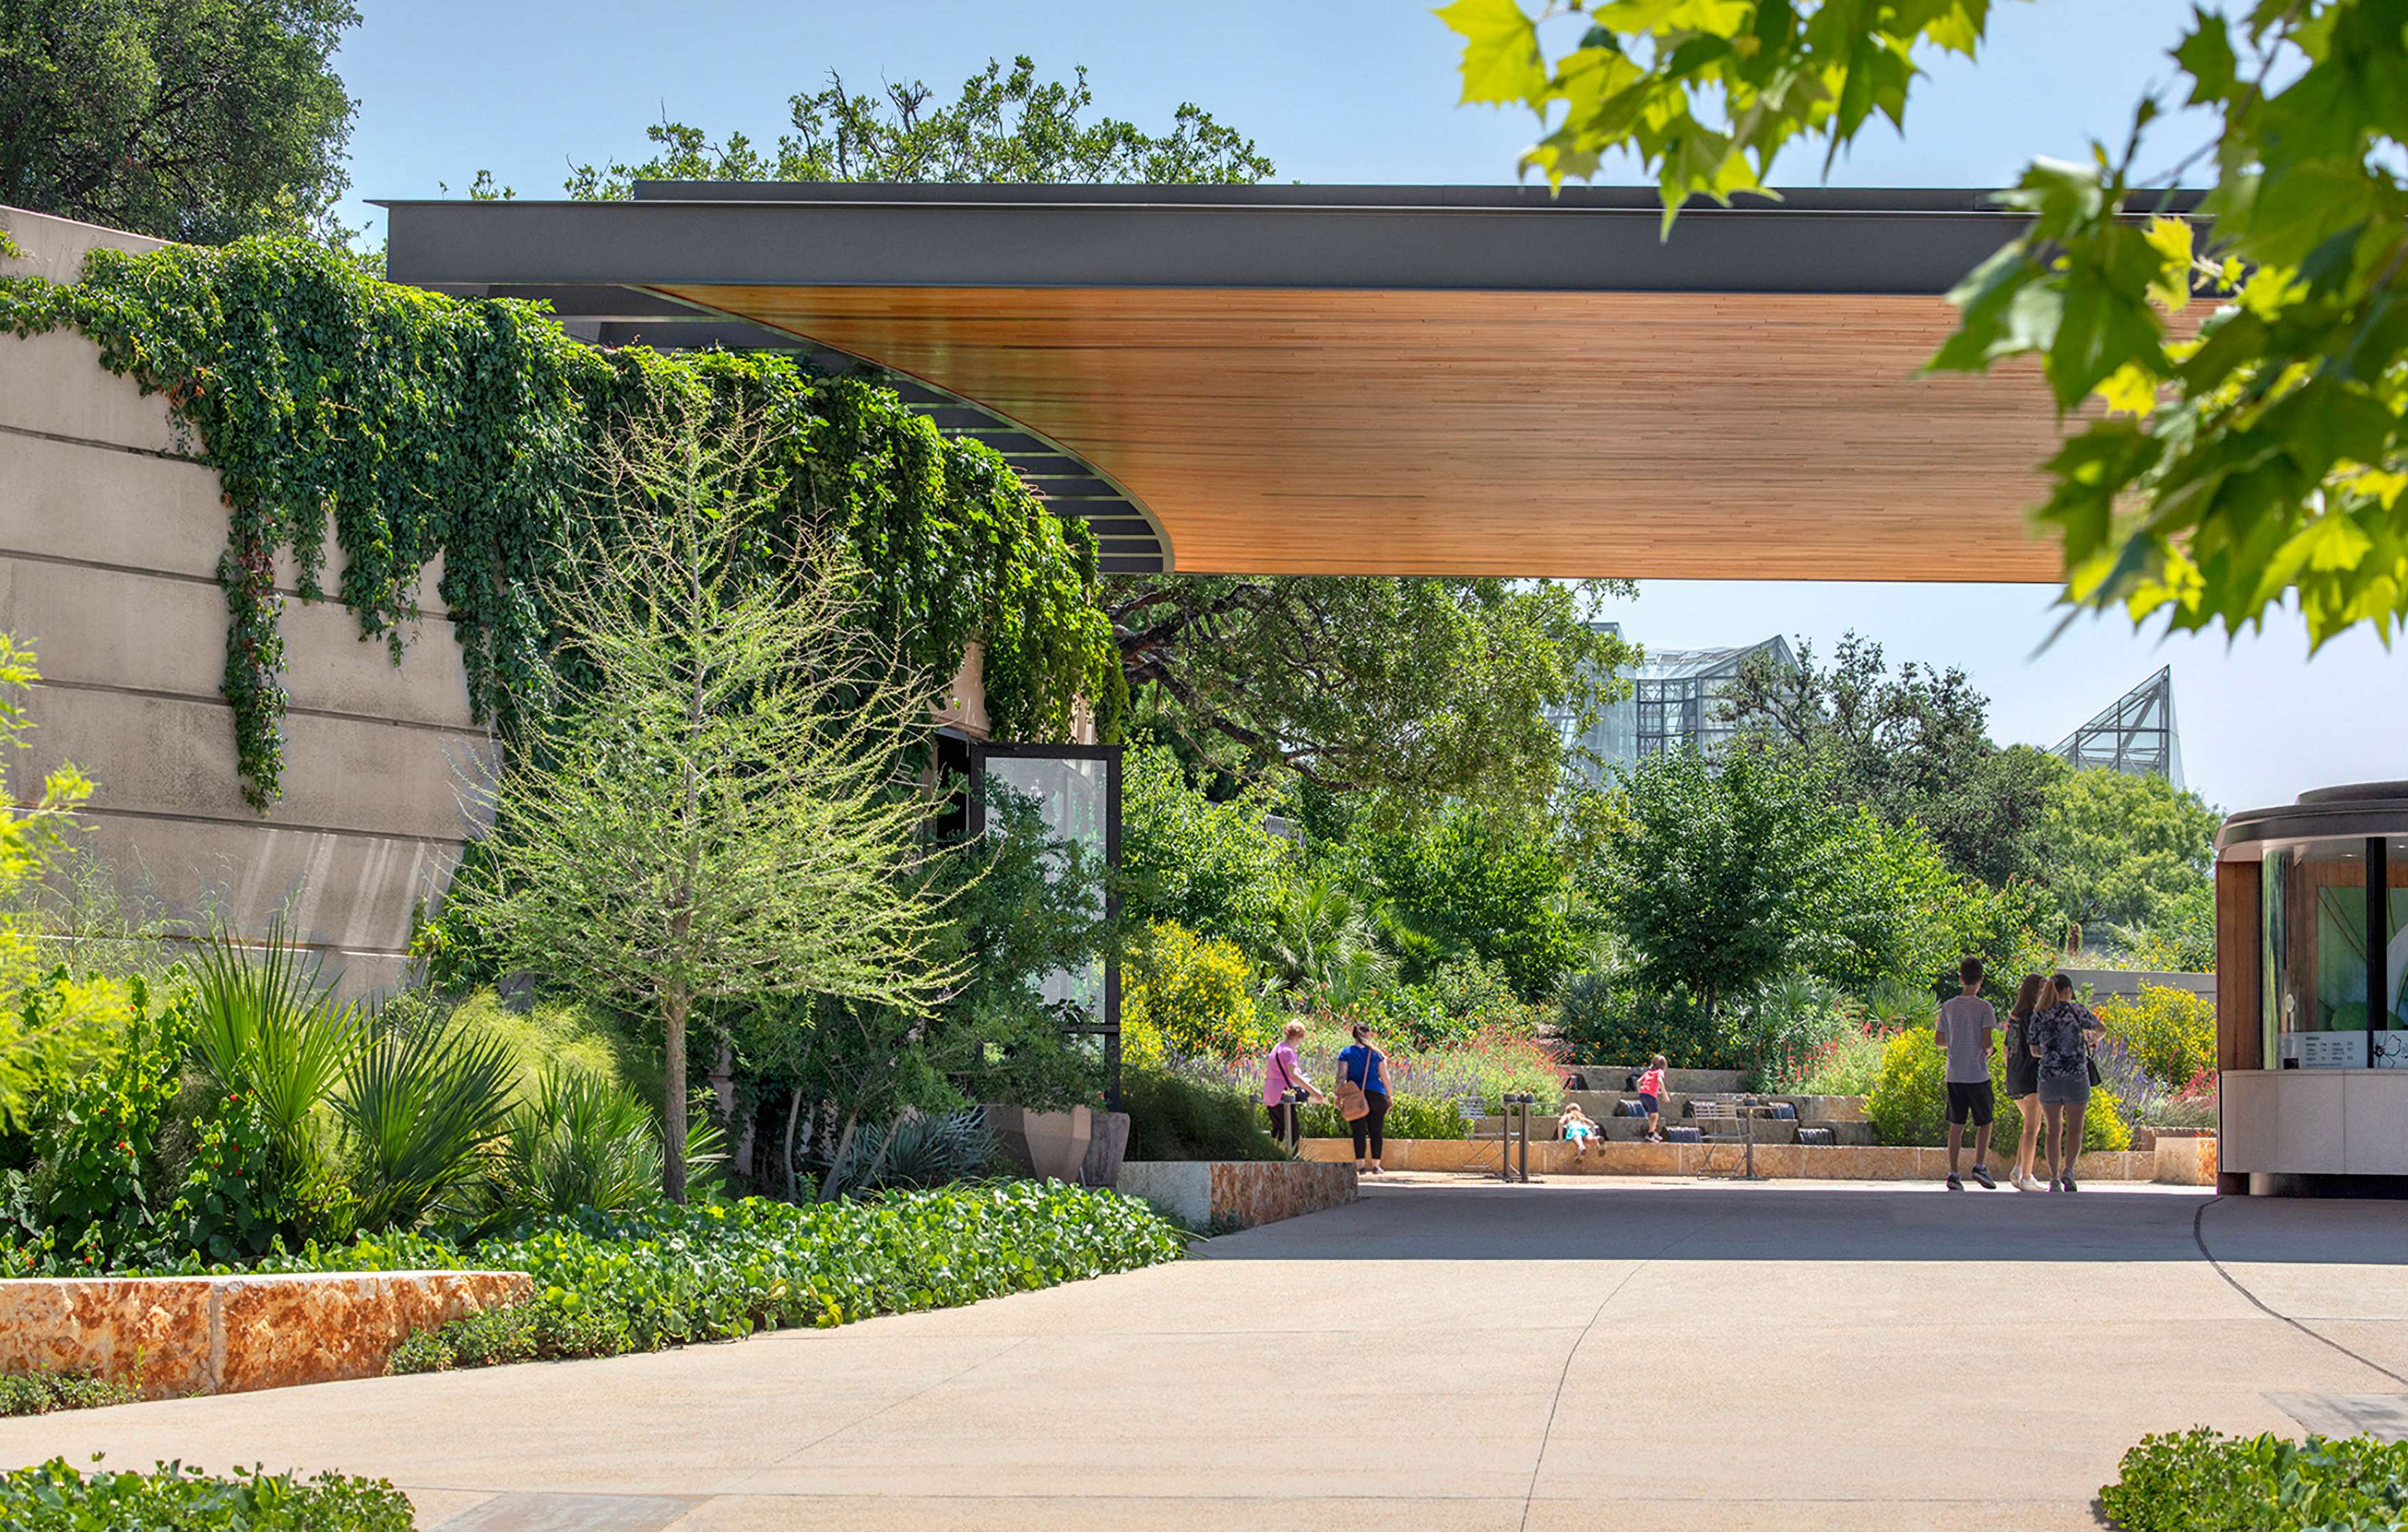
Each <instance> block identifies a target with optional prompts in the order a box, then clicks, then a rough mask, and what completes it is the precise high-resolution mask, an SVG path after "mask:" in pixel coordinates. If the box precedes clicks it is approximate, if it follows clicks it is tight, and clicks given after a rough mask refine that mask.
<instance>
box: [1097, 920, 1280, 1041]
mask: <svg viewBox="0 0 2408 1532" xmlns="http://www.w3.org/2000/svg"><path fill="white" fill-rule="evenodd" d="M1253 983H1254V970H1253V967H1252V966H1250V965H1249V964H1248V963H1247V962H1246V954H1245V953H1243V952H1240V951H1239V950H1238V945H1237V943H1235V942H1232V941H1223V940H1220V939H1218V938H1211V937H1199V936H1197V934H1196V933H1195V932H1193V931H1190V930H1188V929H1187V928H1186V927H1185V926H1183V925H1176V924H1173V923H1170V922H1168V921H1156V922H1155V923H1154V924H1152V925H1151V926H1149V927H1147V929H1146V938H1145V940H1144V941H1143V942H1142V943H1140V945H1139V946H1138V947H1137V948H1136V949H1135V950H1134V951H1132V952H1130V953H1129V954H1128V962H1127V971H1126V975H1125V981H1124V984H1123V988H1122V991H1121V1053H1122V1057H1123V1058H1124V1059H1125V1061H1126V1062H1128V1063H1130V1064H1136V1065H1159V1064H1162V1063H1164V1062H1165V1061H1166V1060H1168V1059H1173V1058H1224V1059H1225V1058H1236V1057H1238V1056H1240V1054H1245V1053H1252V1052H1261V1051H1263V1050H1265V1049H1268V1048H1269V1046H1270V1035H1269V1029H1268V1028H1267V1027H1266V1026H1265V1025H1264V1024H1263V1022H1262V1019H1261V1018H1260V1016H1259V1015H1258V1014H1257V1013H1256V1011H1255V1009H1254V989H1253Z"/></svg>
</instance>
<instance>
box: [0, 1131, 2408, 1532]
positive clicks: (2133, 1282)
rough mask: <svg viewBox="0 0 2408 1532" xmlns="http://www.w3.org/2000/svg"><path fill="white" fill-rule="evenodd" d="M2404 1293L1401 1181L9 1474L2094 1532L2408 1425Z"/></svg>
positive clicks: (1731, 1208) (61, 1444) (1682, 1198)
mask: <svg viewBox="0 0 2408 1532" xmlns="http://www.w3.org/2000/svg"><path fill="white" fill-rule="evenodd" d="M2195 1226H2196V1227H2197V1228H2198V1230H2199V1231H2200V1235H2201V1236H2202V1237H2203V1239H2204V1243H2205V1250H2206V1252H2207V1253H2212V1254H2213V1255H2214V1257H2215V1259H2214V1261H2211V1260H2210V1259H2209V1258H2208V1254H2206V1253H2202V1248H2201V1244H2200V1240H2199V1238H2195V1237H2194V1229H2195ZM2218 1263H2221V1266H2222V1269H2221V1270H2219V1269H2218ZM2403 1265H2408V1203H2321V1202H2319V1203H2305V1202H2269V1201H2257V1202H2252V1201H2247V1200H2241V1199H2235V1200H2224V1201H2215V1200H2213V1199H2211V1198H2210V1197H2208V1196H2205V1195H2203V1194H2199V1193H2188V1192H2178V1191H2172V1190H2157V1191H2149V1190H2138V1189H2135V1190H2106V1189H2085V1191H2084V1192H2082V1193H2080V1194H2078V1195H2076V1196H2046V1195H2018V1194H2014V1193H2009V1192H1996V1193H1980V1192H1967V1193H1964V1194H1961V1195H1952V1194H1947V1193H1943V1192H1941V1191H1939V1190H1938V1189H1936V1188H1926V1187H1899V1186H1895V1185H1885V1186H1863V1187H1848V1186H1834V1185H1832V1184H1831V1183H1828V1182H1821V1183H1812V1184H1801V1183H1771V1184H1759V1185H1737V1184H1727V1183H1723V1184H1716V1183H1704V1184H1700V1183H1696V1182H1682V1183H1646V1182H1639V1181H1613V1182H1605V1183H1599V1182H1597V1181H1570V1182H1561V1183H1554V1184H1546V1185H1540V1186H1531V1187H1509V1186H1501V1185H1497V1184H1494V1183H1489V1184H1468V1183H1466V1182H1464V1181H1460V1180H1448V1181H1427V1180H1423V1179H1422V1178H1412V1177H1404V1178H1390V1179H1387V1180H1383V1181H1373V1182H1371V1183H1370V1184H1369V1188H1368V1190H1367V1192H1366V1195H1365V1196H1364V1198H1363V1200H1362V1201H1361V1202H1360V1203H1358V1204H1356V1205H1355V1206H1353V1207H1349V1208H1343V1209H1340V1210H1335V1211H1332V1212H1327V1213H1322V1214H1319V1215H1317V1216H1314V1217H1312V1218H1307V1219H1299V1220H1297V1221H1294V1222H1292V1223H1287V1224H1275V1225H1272V1226H1269V1227H1267V1228H1262V1229H1256V1230H1253V1231H1251V1232H1248V1233H1245V1234H1240V1235H1234V1236H1229V1237H1226V1238H1220V1239H1215V1240H1212V1241H1211V1242H1210V1244H1209V1245H1205V1246H1203V1247H1200V1249H1199V1251H1198V1254H1197V1258H1196V1259H1193V1260H1190V1261H1186V1262H1183V1263H1181V1264H1178V1265H1175V1266H1170V1267H1157V1268H1154V1269H1153V1270H1149V1271H1142V1272H1136V1273H1132V1274H1130V1275H1127V1276H1123V1277H1113V1278H1108V1279H1105V1280H1103V1281H1090V1282H1081V1283H1077V1284H1074V1285H1071V1286H1068V1287H1063V1288H1057V1289H1054V1290H1053V1291H1051V1292H1047V1293H1039V1294H1029V1295H1026V1296H1020V1297H1014V1298H1008V1299H1004V1300H1001V1301H998V1302H993V1303H984V1304H980V1305H977V1306H975V1307H973V1308H969V1309H962V1310H952V1311H949V1312H944V1313H936V1314H916V1315H909V1316H903V1317H898V1318H893V1319H881V1320H872V1321H869V1322H867V1323H865V1324H856V1325H852V1326H848V1327H846V1328H843V1329H839V1330H832V1331H824V1332H811V1333H803V1334H786V1335H773V1336H764V1337H759V1338H756V1339H752V1340H749V1341H744V1342H741V1343H738V1344H735V1345H727V1346H710V1347H697V1348H694V1349H691V1350H686V1351H681V1352H668V1353H660V1354H657V1355H652V1356H634V1357H621V1358H616V1359H612V1360H607V1361H597V1362H578V1363H564V1364H556V1365H544V1366H533V1367H500V1368H494V1369H491V1370H487V1371H481V1372H466V1373H453V1374H449V1375H444V1376H437V1377H422V1378H393V1379H380V1380H374V1381H368V1382H350V1383H332V1384H323V1385H320V1386H317V1387H312V1388H298V1389H288V1390H283V1391H280V1392H276V1393H268V1394H254V1395H243V1396H229V1397H221V1398H206V1399H187V1400H177V1401H169V1402H163V1403H157V1404H145V1405H133V1406H126V1407H122V1408H119V1409H113V1410H94V1411H90V1412H86V1413H82V1414H77V1415H54V1416H48V1417H38V1418H34V1419H26V1420H15V1421H0V1463H6V1464H10V1465H13V1464H19V1463H24V1462H30V1461H35V1460H37V1459H40V1458H43V1457H47V1456H50V1455H52V1454H65V1456H67V1457H68V1458H69V1459H71V1460H76V1461H80V1460H82V1459H84V1458H87V1457H88V1456H89V1455H90V1454H91V1453H95V1452H103V1453H107V1454H108V1460H109V1461H110V1462H112V1463H115V1464H118V1465H127V1464H147V1463H149V1462H150V1461H152V1460H154V1459H160V1458H171V1457H172V1458H181V1459H183V1460H184V1461H186V1462H188V1463H190V1462H198V1463H202V1464H207V1465H209V1466H212V1467H222V1466H224V1465H226V1464H229V1463H252V1462H265V1463H266V1464H268V1465H269V1466H271V1467H277V1468H288V1467H289V1468H306V1469H313V1470H314V1469H317V1468H341V1469H345V1470H348V1471H351V1472H360V1473H369V1474H378V1475H382V1476H384V1477H387V1478H389V1479H391V1480H393V1481H394V1482H395V1483H397V1484H399V1485H401V1486H402V1487H404V1488H405V1489H407V1490H409V1493H410V1495H411V1496H412V1497H413V1499H414V1500H415V1501H416V1502H417V1504H418V1507H419V1514H420V1525H421V1526H422V1527H426V1528H434V1527H449V1528H451V1529H452V1532H587V1529H591V1532H659V1529H663V1528H675V1529H676V1532H753V1529H766V1528H772V1527H779V1528H782V1527H798V1526H806V1525H842V1526H846V1527H848V1528H881V1527H908V1528H911V1529H913V1532H933V1529H939V1528H950V1527H963V1528H972V1527H975V1528H982V1529H984V1528H1005V1529H1012V1528H1038V1527H1044V1528H1061V1527H1073V1526H1076V1527H1085V1526H1111V1527H1126V1528H1171V1527H1222V1526H1245V1527H1249V1528H1252V1527H1257V1526H1295V1527H1309V1528H1352V1527H1364V1528H1370V1527H1379V1528H1383V1529H1386V1528H1402V1527H1411V1528H1416V1529H1419V1528H1431V1529H1440V1532H1452V1529H1463V1532H1502V1529H1521V1528H1527V1529H1537V1528H1567V1529H1568V1528H1573V1527H1579V1528H1583V1529H1592V1528H1595V1527H1597V1526H1599V1525H1627V1526H1656V1525H1677V1526H1681V1527H1684V1528H1699V1529H1722V1528H1729V1529H1734V1532H1736V1529H1740V1528H1745V1529H1747V1532H1786V1529H1790V1528H1805V1527H1827V1526H1845V1527H1848V1528H1852V1529H1859V1528H1876V1529H1877V1528H1893V1527H1895V1528H1923V1527H1929V1528H1942V1527H1945V1528H1950V1529H1960V1528H1999V1529H2006V1528H2014V1529H2017V1532H2024V1529H2031V1528H2054V1527H2083V1526H2090V1525H2095V1524H2094V1519H2093V1513H2092V1510H2091V1505H2092V1500H2093V1497H2094V1496H2095V1495H2096V1494H2097V1491H2098V1487H2099V1486H2100V1484H2101V1483H2102V1482H2105V1481H2106V1480H2107V1479H2108V1478H2110V1477H2111V1476H2112V1475H2113V1473H2114V1466H2115V1460H2116V1457H2117V1455H2118V1454H2119V1453H2121V1452H2122V1451H2123V1449H2124V1448H2125V1447H2126V1446H2128V1445H2129V1444H2130V1443H2131V1442H2132V1441H2133V1440H2135V1439H2137V1438H2139V1437H2140V1436H2141V1435H2142V1434H2143V1432H2147V1431H2152V1430H2169V1429H2177V1428H2180V1427H2184V1426H2187V1425H2193V1424H2206V1425H2215V1426H2219V1427H2221V1428H2224V1429H2227V1430H2235V1431H2256V1430H2276V1431H2284V1432H2290V1433H2295V1434H2296V1433H2297V1432H2298V1431H2299V1430H2300V1425H2298V1423H2297V1421H2296V1420H2295V1419H2294V1418H2293V1416H2292V1415H2291V1414H2289V1413H2286V1410H2284V1408H2282V1407H2281V1406H2280V1405H2279V1404H2278V1403H2276V1402H2275V1401H2274V1400H2272V1399H2270V1397H2269V1395H2270V1394H2279V1395H2284V1396H2291V1397H2292V1398H2293V1399H2294V1400H2295V1401H2296V1400H2298V1399H2300V1398H2302V1397H2305V1398H2321V1399H2325V1400H2328V1401H2333V1402H2332V1403H2331V1404H2330V1408H2333V1409H2351V1410H2358V1411H2360V1417H2361V1418H2383V1417H2384V1415H2385V1411H2386V1410H2391V1411H2392V1412H2394V1413H2396V1412H2397V1410H2395V1409H2394V1403H2393V1401H2397V1400H2398V1399H2400V1397H2401V1396H2408V1281H2402V1280H2401V1279H2402V1276H2403V1273H2402V1272H2401V1267H2402V1266H2403ZM2236 1283H2237V1284H2239V1285H2236ZM2244 1288H2245V1289H2246V1291H2244ZM2252 1294H2254V1295H2255V1301H2253V1298H2252V1296H2251V1295H2252ZM2370 1400H2371V1401H2372V1402H2371V1403H2370V1402H2369V1401H2370ZM2370 1410H2371V1411H2372V1415H2368V1414H2367V1413H2366V1412H2367V1411H2370Z"/></svg>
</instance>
